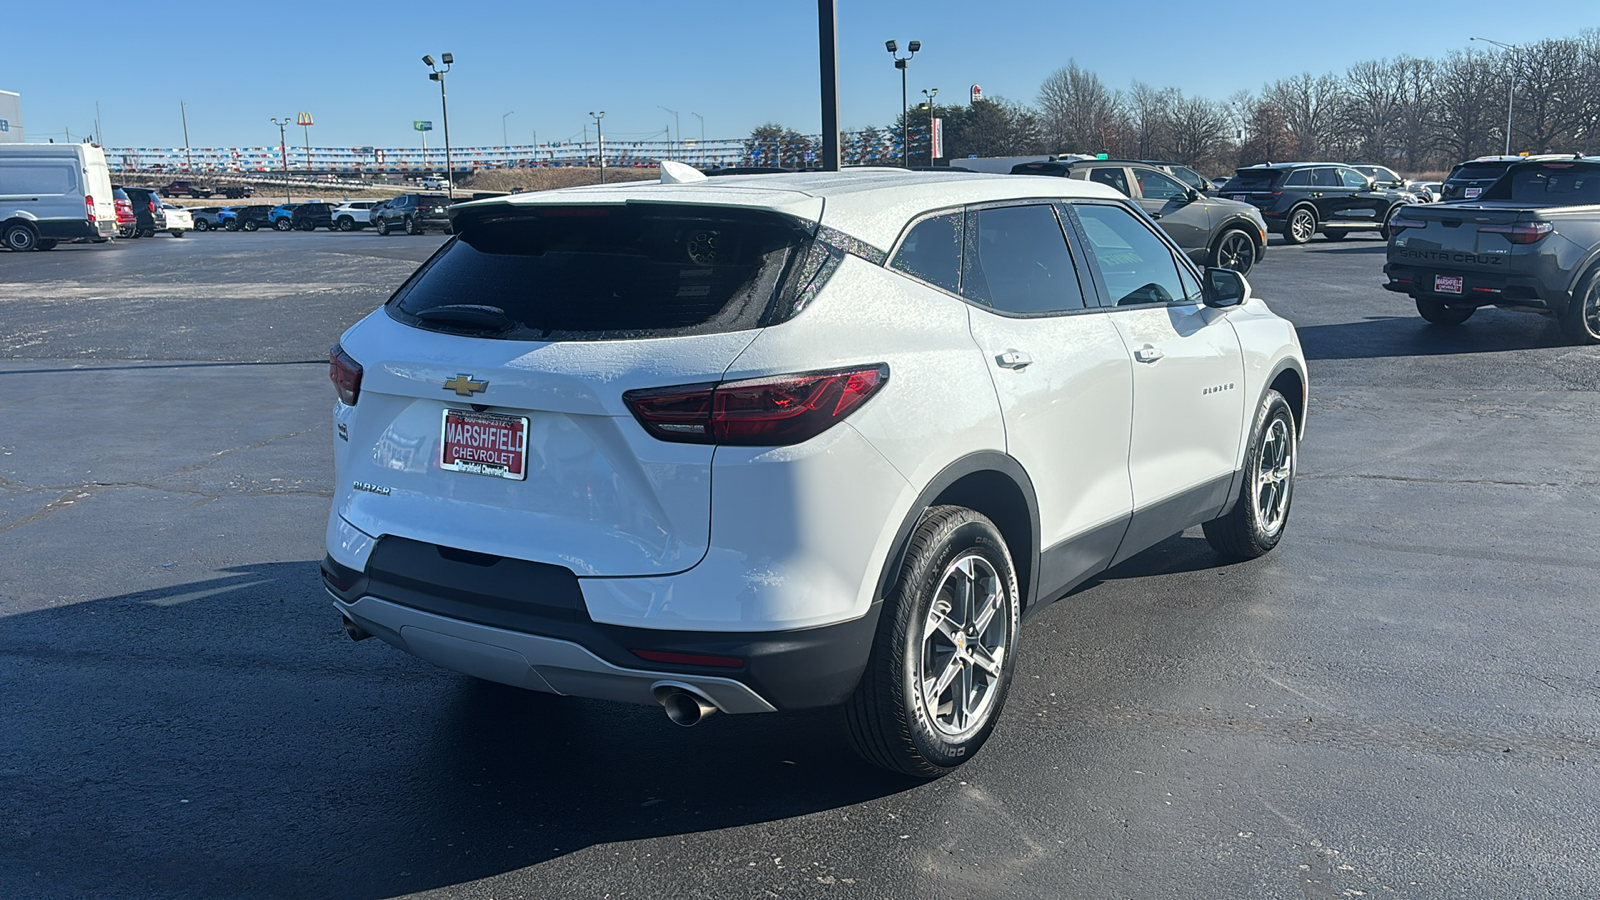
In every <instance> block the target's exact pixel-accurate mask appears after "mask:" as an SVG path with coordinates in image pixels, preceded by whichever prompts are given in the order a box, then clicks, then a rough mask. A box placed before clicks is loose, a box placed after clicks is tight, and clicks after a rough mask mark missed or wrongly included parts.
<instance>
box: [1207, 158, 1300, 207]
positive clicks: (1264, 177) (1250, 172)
mask: <svg viewBox="0 0 1600 900" xmlns="http://www.w3.org/2000/svg"><path fill="white" fill-rule="evenodd" d="M1286 172H1287V170H1286V169H1256V168H1247V169H1238V170H1236V171H1235V172H1234V173H1233V177H1232V178H1229V179H1228V186H1227V187H1225V188H1223V189H1222V190H1220V191H1218V192H1217V196H1219V197H1225V198H1227V199H1229V200H1240V201H1243V202H1245V203H1249V204H1251V205H1253V206H1257V207H1265V206H1271V205H1272V204H1273V203H1275V202H1276V201H1277V198H1278V196H1279V195H1278V185H1279V184H1280V183H1282V181H1283V178H1284V175H1285V173H1286Z"/></svg>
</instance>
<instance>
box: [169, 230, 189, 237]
mask: <svg viewBox="0 0 1600 900" xmlns="http://www.w3.org/2000/svg"><path fill="white" fill-rule="evenodd" d="M187 233H188V232H184V231H174V232H172V236H173V237H183V236H184V235H185V234H187Z"/></svg>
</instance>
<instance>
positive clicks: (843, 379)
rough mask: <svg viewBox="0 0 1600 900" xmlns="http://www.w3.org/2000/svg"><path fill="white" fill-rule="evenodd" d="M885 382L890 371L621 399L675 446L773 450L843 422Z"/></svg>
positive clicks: (880, 367) (784, 378)
mask: <svg viewBox="0 0 1600 900" xmlns="http://www.w3.org/2000/svg"><path fill="white" fill-rule="evenodd" d="M888 380H889V366H888V365H887V364H885V363H873V364H872V365H868V366H855V367H851V368H848V369H833V370H829V371H825V372H805V373H801V374H796V375H775V376H770V377H766V378H750V379H744V380H740V381H723V382H718V383H715V384H689V385H680V386H678V387H668V388H651V389H648V390H637V391H628V392H627V393H625V394H623V395H622V399H623V401H624V402H626V403H627V404H628V409H629V410H631V411H632V412H633V415H634V418H636V419H638V420H639V424H640V425H643V426H644V429H645V431H648V432H649V433H650V434H651V436H653V437H655V438H657V439H659V440H663V441H671V442H674V443H683V444H721V445H727V446H741V447H777V446H786V445H789V444H798V443H801V442H803V441H808V440H810V439H811V438H814V437H816V436H817V435H819V434H821V433H823V432H824V431H827V430H828V429H829V428H832V427H833V426H834V425H836V424H838V423H840V422H842V421H844V420H845V419H846V418H848V417H849V416H850V414H851V413H853V412H855V411H856V410H857V409H859V408H860V407H861V405H862V404H863V403H865V402H866V400H867V398H868V397H870V396H872V395H873V394H874V393H876V392H877V391H878V389H879V388H881V387H883V385H884V383H885V382H887V381H888Z"/></svg>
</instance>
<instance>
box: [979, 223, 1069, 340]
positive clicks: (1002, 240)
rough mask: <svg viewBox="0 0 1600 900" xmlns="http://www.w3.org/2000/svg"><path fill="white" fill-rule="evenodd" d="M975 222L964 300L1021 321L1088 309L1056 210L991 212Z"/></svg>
mask: <svg viewBox="0 0 1600 900" xmlns="http://www.w3.org/2000/svg"><path fill="white" fill-rule="evenodd" d="M972 219H973V222H974V223H975V224H974V231H975V233H974V235H973V237H972V240H971V245H970V246H971V247H972V248H973V249H972V252H970V253H969V254H968V258H967V263H966V270H965V271H964V272H963V273H962V279H961V293H962V295H963V296H965V297H967V298H968V299H970V300H972V301H974V302H976V303H981V304H983V305H985V306H989V307H993V308H994V309H996V310H998V311H1000V312H1007V313H1015V314H1018V315H1036V314H1039V313H1052V312H1064V311H1068V310H1074V309H1083V308H1084V302H1083V287H1082V286H1081V285H1080V283H1079V281H1078V270H1077V267H1076V266H1075V265H1073V262H1072V253H1071V251H1070V250H1068V249H1067V240H1066V236H1065V235H1064V234H1063V233H1062V230H1061V223H1060V221H1059V220H1058V219H1057V218H1056V211H1055V209H1054V208H1053V207H1050V206H1045V205H1036V206H1002V207H992V208H989V209H980V210H978V211H977V212H976V213H974V214H973V216H972Z"/></svg>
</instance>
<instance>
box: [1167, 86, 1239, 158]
mask: <svg viewBox="0 0 1600 900" xmlns="http://www.w3.org/2000/svg"><path fill="white" fill-rule="evenodd" d="M1167 133H1168V135H1169V143H1168V145H1167V149H1168V152H1167V153H1165V154H1163V155H1164V156H1166V157H1167V158H1169V159H1172V160H1174V161H1176V162H1181V163H1184V164H1186V165H1190V166H1196V165H1207V164H1210V163H1213V162H1215V161H1216V159H1217V158H1218V157H1219V156H1220V155H1221V154H1222V150H1223V147H1224V146H1225V144H1226V142H1227V139H1228V111H1227V108H1226V107H1225V106H1224V105H1223V104H1221V103H1217V102H1215V101H1212V100H1207V99H1206V98H1205V97H1198V96H1196V97H1182V96H1181V95H1180V96H1179V98H1178V100H1177V101H1176V102H1175V103H1174V104H1173V106H1172V110H1171V117H1170V119H1169V120H1168V126H1167Z"/></svg>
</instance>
